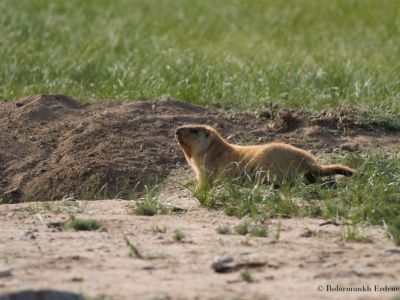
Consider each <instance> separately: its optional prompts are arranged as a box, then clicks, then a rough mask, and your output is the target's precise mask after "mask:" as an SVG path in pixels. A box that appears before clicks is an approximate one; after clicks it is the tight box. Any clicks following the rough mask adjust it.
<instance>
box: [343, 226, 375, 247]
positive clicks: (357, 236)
mask: <svg viewBox="0 0 400 300" xmlns="http://www.w3.org/2000/svg"><path fill="white" fill-rule="evenodd" d="M342 240H343V241H345V242H356V243H372V240H371V239H370V238H369V237H367V236H365V235H363V234H362V233H361V232H360V230H359V229H358V228H357V227H356V226H346V227H345V228H344V230H343V232H342Z"/></svg>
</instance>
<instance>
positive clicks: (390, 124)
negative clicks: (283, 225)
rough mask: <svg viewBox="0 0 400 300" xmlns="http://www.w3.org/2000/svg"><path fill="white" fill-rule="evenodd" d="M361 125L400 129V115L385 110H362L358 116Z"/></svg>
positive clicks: (393, 129)
mask: <svg viewBox="0 0 400 300" xmlns="http://www.w3.org/2000/svg"><path fill="white" fill-rule="evenodd" d="M357 119H358V120H357V123H358V124H359V125H363V126H366V125H375V126H381V127H384V128H386V129H389V130H392V131H400V116H399V115H396V114H392V113H388V112H384V111H375V110H374V111H366V110H364V111H361V112H360V113H359V114H358V116H357Z"/></svg>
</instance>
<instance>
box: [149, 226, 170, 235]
mask: <svg viewBox="0 0 400 300" xmlns="http://www.w3.org/2000/svg"><path fill="white" fill-rule="evenodd" d="M151 231H152V232H153V233H154V234H157V233H166V232H167V226H163V227H160V226H158V225H153V227H151Z"/></svg>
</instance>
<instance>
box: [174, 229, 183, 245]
mask: <svg viewBox="0 0 400 300" xmlns="http://www.w3.org/2000/svg"><path fill="white" fill-rule="evenodd" d="M172 238H173V239H174V240H175V241H177V242H181V241H182V240H183V239H184V238H185V234H184V233H183V232H182V231H181V230H179V229H175V230H174V233H173V235H172Z"/></svg>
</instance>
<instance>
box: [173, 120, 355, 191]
mask: <svg viewBox="0 0 400 300" xmlns="http://www.w3.org/2000/svg"><path fill="white" fill-rule="evenodd" d="M176 138H177V140H178V142H179V145H180V147H181V148H182V151H183V153H184V155H185V157H186V160H187V161H188V163H189V165H190V166H191V167H192V169H193V170H194V172H195V173H196V178H197V181H198V183H199V184H209V183H211V182H212V181H213V180H214V179H215V177H216V176H219V175H221V174H223V175H224V176H227V177H230V178H235V177H238V176H241V175H242V174H243V172H247V171H250V172H253V171H254V172H259V173H258V174H262V179H263V180H264V181H267V182H273V183H275V184H278V185H280V184H282V183H283V182H288V183H291V182H292V181H293V180H294V178H295V177H296V176H297V175H298V174H303V175H304V176H305V178H306V179H307V180H308V181H309V182H315V181H316V179H317V178H318V177H322V176H329V175H335V174H340V175H345V176H351V175H353V173H354V172H355V170H354V169H352V168H350V167H347V166H343V165H340V164H335V165H322V164H320V163H319V162H318V161H317V160H316V158H315V157H314V156H313V155H311V154H310V153H308V152H307V151H304V150H302V149H299V148H296V147H294V146H291V145H288V144H285V143H275V142H274V143H269V144H264V145H255V146H239V145H234V144H230V143H228V142H227V141H226V140H225V139H224V138H223V137H221V135H220V134H219V133H218V132H217V131H216V130H215V129H214V128H212V127H210V126H207V125H185V126H182V127H179V128H178V129H177V130H176ZM203 175H204V176H203Z"/></svg>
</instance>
